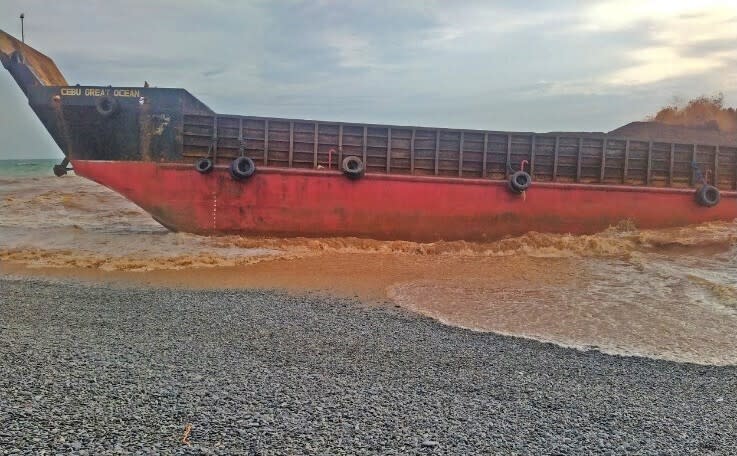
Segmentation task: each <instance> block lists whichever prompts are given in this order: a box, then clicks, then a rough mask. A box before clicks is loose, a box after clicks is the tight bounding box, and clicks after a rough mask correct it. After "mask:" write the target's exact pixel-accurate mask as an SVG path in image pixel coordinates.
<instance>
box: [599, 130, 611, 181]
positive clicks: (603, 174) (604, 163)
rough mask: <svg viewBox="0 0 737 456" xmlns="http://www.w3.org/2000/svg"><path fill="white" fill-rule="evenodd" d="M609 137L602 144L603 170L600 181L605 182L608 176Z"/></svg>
mask: <svg viewBox="0 0 737 456" xmlns="http://www.w3.org/2000/svg"><path fill="white" fill-rule="evenodd" d="M608 142H609V139H608V138H604V140H603V144H602V146H601V172H600V173H599V183H600V184H603V183H604V179H605V177H606V149H607V146H608Z"/></svg>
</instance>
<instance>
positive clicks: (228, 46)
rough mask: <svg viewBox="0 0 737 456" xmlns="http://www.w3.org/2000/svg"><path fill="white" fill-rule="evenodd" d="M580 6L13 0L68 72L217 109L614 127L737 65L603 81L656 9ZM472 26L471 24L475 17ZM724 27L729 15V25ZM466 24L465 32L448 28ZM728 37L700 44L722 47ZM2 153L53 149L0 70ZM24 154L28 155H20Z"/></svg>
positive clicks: (6, 22) (10, 24)
mask: <svg viewBox="0 0 737 456" xmlns="http://www.w3.org/2000/svg"><path fill="white" fill-rule="evenodd" d="M581 7H582V5H581V2H577V1H574V0H568V1H562V2H555V3H552V2H546V1H531V2H516V3H512V2H506V1H481V0H479V1H468V2H448V1H442V0H434V1H432V0H431V1H420V0H409V1H378V0H377V1H367V0H357V1H350V2H346V1H338V0H317V1H278V2H277V1H266V0H263V1H250V2H226V1H209V2H195V1H183V0H182V1H173V0H170V1H165V0H150V1H144V0H135V1H131V2H126V6H125V7H124V8H121V7H119V6H112V4H111V3H109V2H104V1H102V0H97V1H94V0H93V1H84V2H72V1H69V2H66V1H65V2H45V1H41V0H27V1H21V0H3V1H2V2H0V28H2V29H4V30H6V31H9V32H14V31H15V30H16V29H18V25H17V14H18V13H19V12H20V11H21V10H25V12H26V14H27V18H28V19H27V25H28V27H27V32H28V33H27V35H28V38H29V43H30V44H32V45H34V46H35V47H37V48H38V49H40V50H41V51H42V52H45V53H47V54H48V55H50V56H51V57H52V58H54V59H55V60H56V62H57V63H58V64H59V66H60V67H61V69H62V71H63V72H64V73H65V75H66V76H67V79H68V80H69V81H70V82H71V83H76V82H79V83H89V84H100V85H108V84H114V85H138V84H142V83H143V81H144V80H147V81H149V82H150V83H151V84H152V85H156V86H159V87H172V86H180V87H184V88H186V89H188V90H189V91H191V92H192V93H193V94H195V95H196V96H198V97H200V98H201V99H202V100H203V101H204V102H205V103H206V104H208V105H209V106H210V107H212V108H213V109H215V110H216V111H220V112H230V113H238V114H254V115H272V116H290V117H291V116H293V117H302V118H323V119H334V120H346V121H367V122H380V123H399V124H415V125H417V124H420V125H434V126H448V127H468V128H494V129H515V130H540V131H549V130H563V129H571V130H610V129H613V128H616V127H617V126H619V125H620V124H622V123H625V122H627V121H630V120H638V119H641V118H643V117H645V116H646V115H648V114H650V113H652V112H653V111H654V110H655V109H657V107H658V106H660V105H662V104H663V103H664V102H667V101H669V100H670V99H671V98H672V96H673V95H679V96H683V97H686V98H688V97H690V96H695V95H700V94H702V93H712V92H715V91H719V90H724V91H725V95H726V100H727V102H728V103H729V102H732V103H733V104H734V103H735V102H737V99H736V97H737V87H731V89H730V88H727V89H725V88H724V87H723V84H724V81H729V80H731V81H736V80H737V77H736V76H734V75H735V74H736V73H737V64H736V63H735V62H732V63H730V66H729V67H728V68H726V69H725V70H724V73H725V74H728V75H733V76H730V77H726V76H724V75H722V77H718V75H713V74H703V75H695V76H692V77H689V78H678V79H675V80H668V81H662V82H660V83H657V84H654V85H647V86H638V87H612V86H605V85H602V83H601V81H602V80H603V79H605V77H606V76H607V75H608V74H611V73H612V72H614V71H617V70H619V69H622V68H626V67H628V66H629V65H631V64H632V61H631V57H630V51H631V50H633V49H638V48H642V47H646V46H650V45H652V44H653V39H652V38H651V36H650V33H649V29H648V27H650V26H652V24H650V23H649V22H648V21H639V22H636V23H633V24H632V25H631V26H629V27H628V28H627V29H626V30H616V31H595V32H592V31H586V30H582V27H581V24H580V23H579V22H578V21H579V18H578V16H577V15H576V14H575V13H576V11H577V8H581ZM474 18H478V20H477V21H476V22H474V27H475V28H474V29H473V30H471V29H464V28H463V27H464V22H463V21H464V20H473V19H474ZM720 26H723V25H720ZM450 29H457V31H458V32H459V34H458V36H451V37H445V36H443V35H442V34H443V33H445V32H447V31H448V30H450ZM726 45H727V43H723V42H715V43H705V44H701V45H694V46H691V47H689V48H688V49H687V52H689V53H699V52H716V51H719V50H722V49H723V47H724V46H726ZM0 99H1V100H3V103H2V109H1V110H0V112H1V113H2V114H0V138H1V139H2V143H3V147H2V148H0V157H7V156H13V155H17V154H19V153H23V154H27V153H31V152H33V153H34V154H39V153H40V154H45V155H51V154H56V153H58V152H57V151H56V148H55V146H53V144H52V143H51V142H50V140H48V138H47V136H48V135H45V134H44V133H43V131H42V129H40V125H39V124H38V121H37V120H36V119H35V118H34V116H33V114H32V113H31V112H30V109H29V108H28V107H27V103H26V102H25V100H24V99H23V97H22V95H19V91H18V89H17V88H16V87H15V86H14V83H13V81H12V79H11V78H10V77H9V76H8V75H7V74H5V72H3V74H2V75H0ZM18 151H22V152H18Z"/></svg>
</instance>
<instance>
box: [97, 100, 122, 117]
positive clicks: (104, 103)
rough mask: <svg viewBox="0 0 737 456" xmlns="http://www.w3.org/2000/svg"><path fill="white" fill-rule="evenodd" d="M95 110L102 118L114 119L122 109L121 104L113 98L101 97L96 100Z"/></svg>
mask: <svg viewBox="0 0 737 456" xmlns="http://www.w3.org/2000/svg"><path fill="white" fill-rule="evenodd" d="M95 109H96V110H97V113H98V114H100V115H101V116H102V117H112V116H114V115H115V114H117V112H118V110H119V109H120V103H118V100H116V99H115V98H113V97H109V96H106V97H100V98H98V99H96V100H95Z"/></svg>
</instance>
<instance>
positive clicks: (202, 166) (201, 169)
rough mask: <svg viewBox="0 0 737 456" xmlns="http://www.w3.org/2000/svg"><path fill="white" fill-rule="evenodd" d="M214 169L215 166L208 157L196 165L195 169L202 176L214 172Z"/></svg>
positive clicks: (201, 159) (198, 161)
mask: <svg viewBox="0 0 737 456" xmlns="http://www.w3.org/2000/svg"><path fill="white" fill-rule="evenodd" d="M214 167H215V164H214V163H213V162H212V160H211V159H209V158H207V157H203V158H200V159H199V160H197V161H196V162H195V164H194V168H195V169H196V170H197V172H198V173H200V174H207V173H209V172H210V171H212V169H213V168H214Z"/></svg>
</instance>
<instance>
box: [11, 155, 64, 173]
mask: <svg viewBox="0 0 737 456" xmlns="http://www.w3.org/2000/svg"><path fill="white" fill-rule="evenodd" d="M60 162H61V160H60V159H53V158H51V159H49V158H42V159H25V160H0V176H3V177H43V176H53V175H54V171H53V169H54V165H56V164H58V163H60Z"/></svg>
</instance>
